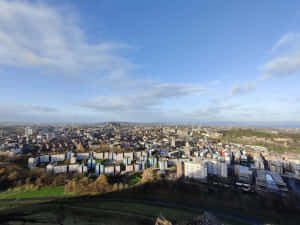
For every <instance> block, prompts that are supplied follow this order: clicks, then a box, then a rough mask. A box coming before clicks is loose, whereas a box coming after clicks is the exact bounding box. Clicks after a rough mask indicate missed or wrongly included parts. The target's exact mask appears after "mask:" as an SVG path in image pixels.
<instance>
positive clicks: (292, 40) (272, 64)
mask: <svg viewBox="0 0 300 225" xmlns="http://www.w3.org/2000/svg"><path fill="white" fill-rule="evenodd" d="M283 47H286V48H285V49H286V51H285V52H284V53H283V52H279V53H278V54H277V56H275V57H273V58H272V59H270V60H269V61H267V62H266V63H265V64H263V65H262V66H260V67H259V69H260V71H261V72H262V75H261V76H260V80H268V79H271V78H281V77H286V76H290V75H293V74H295V73H297V72H299V71H300V33H297V32H290V33H287V34H284V35H283V36H282V37H281V38H280V39H279V40H278V41H277V42H276V43H275V45H274V46H273V48H272V51H273V52H274V51H276V50H278V49H280V48H283Z"/></svg>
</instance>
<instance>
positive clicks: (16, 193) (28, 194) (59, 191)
mask: <svg viewBox="0 0 300 225" xmlns="http://www.w3.org/2000/svg"><path fill="white" fill-rule="evenodd" d="M64 196H66V194H65V193H64V187H63V186H60V187H44V188H41V189H38V190H29V191H22V190H12V191H5V192H0V199H11V198H16V199H18V198H20V199H21V198H44V197H64ZM68 196H70V195H68Z"/></svg>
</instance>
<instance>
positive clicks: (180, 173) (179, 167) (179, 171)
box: [176, 160, 184, 178]
mask: <svg viewBox="0 0 300 225" xmlns="http://www.w3.org/2000/svg"><path fill="white" fill-rule="evenodd" d="M176 166H177V178H180V177H182V176H183V172H184V171H183V162H182V161H180V160H178V161H177V164H176Z"/></svg>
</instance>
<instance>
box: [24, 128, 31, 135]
mask: <svg viewBox="0 0 300 225" xmlns="http://www.w3.org/2000/svg"><path fill="white" fill-rule="evenodd" d="M32 134H33V131H32V128H31V127H25V136H31V135H32Z"/></svg>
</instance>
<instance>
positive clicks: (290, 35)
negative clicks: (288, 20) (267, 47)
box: [272, 32, 300, 52]
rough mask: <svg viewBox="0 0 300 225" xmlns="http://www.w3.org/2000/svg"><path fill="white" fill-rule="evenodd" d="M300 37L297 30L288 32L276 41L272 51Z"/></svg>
mask: <svg viewBox="0 0 300 225" xmlns="http://www.w3.org/2000/svg"><path fill="white" fill-rule="evenodd" d="M299 39H300V33H296V32H289V33H286V34H284V35H283V36H282V37H281V38H280V39H279V40H278V41H277V42H276V43H275V45H274V46H273V47H272V51H273V52H274V51H276V50H278V49H279V48H281V47H282V46H284V45H286V44H288V43H291V42H294V41H297V40H299Z"/></svg>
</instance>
